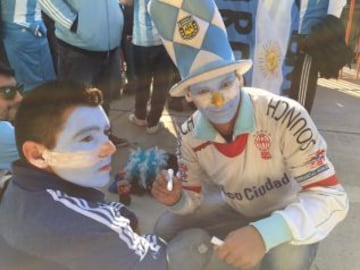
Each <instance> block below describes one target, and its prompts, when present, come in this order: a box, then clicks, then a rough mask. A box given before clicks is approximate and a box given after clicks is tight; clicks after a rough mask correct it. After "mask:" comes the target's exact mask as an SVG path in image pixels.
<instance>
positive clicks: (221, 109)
mask: <svg viewBox="0 0 360 270" xmlns="http://www.w3.org/2000/svg"><path fill="white" fill-rule="evenodd" d="M187 94H188V96H187V99H188V100H189V101H192V102H194V104H195V105H196V107H197V108H198V110H199V111H200V112H201V113H202V114H203V115H204V116H205V117H206V118H207V119H208V120H209V121H210V122H212V123H214V124H225V123H228V122H230V121H231V119H232V118H233V117H234V115H235V113H236V111H237V109H238V105H239V102H240V82H239V80H238V78H237V77H236V75H235V72H231V73H227V74H225V75H222V76H219V77H216V78H213V79H209V80H207V81H203V82H200V83H197V84H193V85H192V86H190V89H189V92H188V93H187Z"/></svg>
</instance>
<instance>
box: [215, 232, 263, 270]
mask: <svg viewBox="0 0 360 270" xmlns="http://www.w3.org/2000/svg"><path fill="white" fill-rule="evenodd" d="M215 250H216V253H217V254H218V256H219V258H220V259H221V260H223V261H225V262H226V263H228V264H230V265H232V266H234V267H240V268H241V269H244V270H245V269H252V268H253V267H255V266H256V265H257V264H258V263H259V262H260V261H261V259H262V258H263V257H264V255H265V246H264V242H263V240H262V237H261V235H260V234H259V232H258V231H257V230H256V228H255V227H253V226H246V227H243V228H240V229H238V230H235V231H232V232H231V233H229V234H228V235H227V237H226V238H225V240H224V244H223V245H221V246H219V247H216V248H215Z"/></svg>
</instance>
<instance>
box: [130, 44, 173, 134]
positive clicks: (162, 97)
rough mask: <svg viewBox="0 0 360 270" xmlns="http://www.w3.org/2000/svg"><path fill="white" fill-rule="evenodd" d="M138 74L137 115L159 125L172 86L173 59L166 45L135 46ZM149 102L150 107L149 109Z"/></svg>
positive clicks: (135, 61) (151, 123)
mask: <svg viewBox="0 0 360 270" xmlns="http://www.w3.org/2000/svg"><path fill="white" fill-rule="evenodd" d="M133 50H134V69H135V74H136V77H137V79H136V90H135V115H136V117H137V118H139V119H146V120H147V122H148V126H149V127H152V126H155V125H157V123H158V122H159V120H160V117H161V114H162V111H163V109H164V106H165V102H166V98H167V95H168V91H169V88H170V80H171V76H170V75H171V65H172V62H171V59H170V57H169V55H168V54H167V52H166V50H165V48H164V46H162V45H159V46H150V47H142V46H136V45H134V47H133ZM151 86H152V92H151ZM148 103H150V108H149V109H148V106H147V105H148Z"/></svg>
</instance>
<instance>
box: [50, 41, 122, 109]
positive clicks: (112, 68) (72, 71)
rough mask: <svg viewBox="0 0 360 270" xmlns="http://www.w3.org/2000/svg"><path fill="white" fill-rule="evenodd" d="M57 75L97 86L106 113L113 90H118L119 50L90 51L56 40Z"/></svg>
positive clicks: (60, 77) (62, 78)
mask: <svg viewBox="0 0 360 270" xmlns="http://www.w3.org/2000/svg"><path fill="white" fill-rule="evenodd" d="M57 45H58V66H57V68H58V77H59V79H61V80H72V81H77V82H81V83H85V84H88V85H90V86H93V87H97V88H99V89H100V90H101V91H102V92H103V96H104V104H103V107H104V109H105V111H106V112H107V113H108V112H109V109H110V103H111V101H112V97H113V96H114V95H115V91H120V86H121V76H120V52H119V50H118V49H114V50H111V51H108V52H92V51H86V50H82V49H80V48H76V47H73V46H71V45H68V44H66V43H64V42H63V41H61V40H58V42H57Z"/></svg>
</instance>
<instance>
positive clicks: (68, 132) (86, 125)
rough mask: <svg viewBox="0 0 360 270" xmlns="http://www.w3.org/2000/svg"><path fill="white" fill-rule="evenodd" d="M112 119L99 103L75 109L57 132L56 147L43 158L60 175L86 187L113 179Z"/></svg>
mask: <svg viewBox="0 0 360 270" xmlns="http://www.w3.org/2000/svg"><path fill="white" fill-rule="evenodd" d="M109 130H110V124H109V119H108V118H107V116H106V114H105V112H104V111H103V109H102V108H101V107H100V106H99V107H87V106H80V107H77V108H75V109H73V110H72V111H71V112H70V113H69V115H68V119H67V120H66V122H65V123H64V127H63V130H62V131H61V132H60V133H59V134H58V135H57V143H56V146H55V148H54V149H53V150H51V151H50V150H46V151H44V152H43V158H44V160H45V161H46V162H47V164H48V165H49V166H50V167H51V169H52V170H53V171H54V173H56V174H57V175H58V176H60V177H61V178H63V179H65V180H67V181H69V182H72V183H74V184H77V185H80V186H86V187H102V186H105V185H106V184H107V183H108V181H109V179H110V170H111V156H112V154H113V153H114V152H115V146H114V145H113V144H112V143H111V142H110V141H109V138H108V135H107V132H108V131H109Z"/></svg>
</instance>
